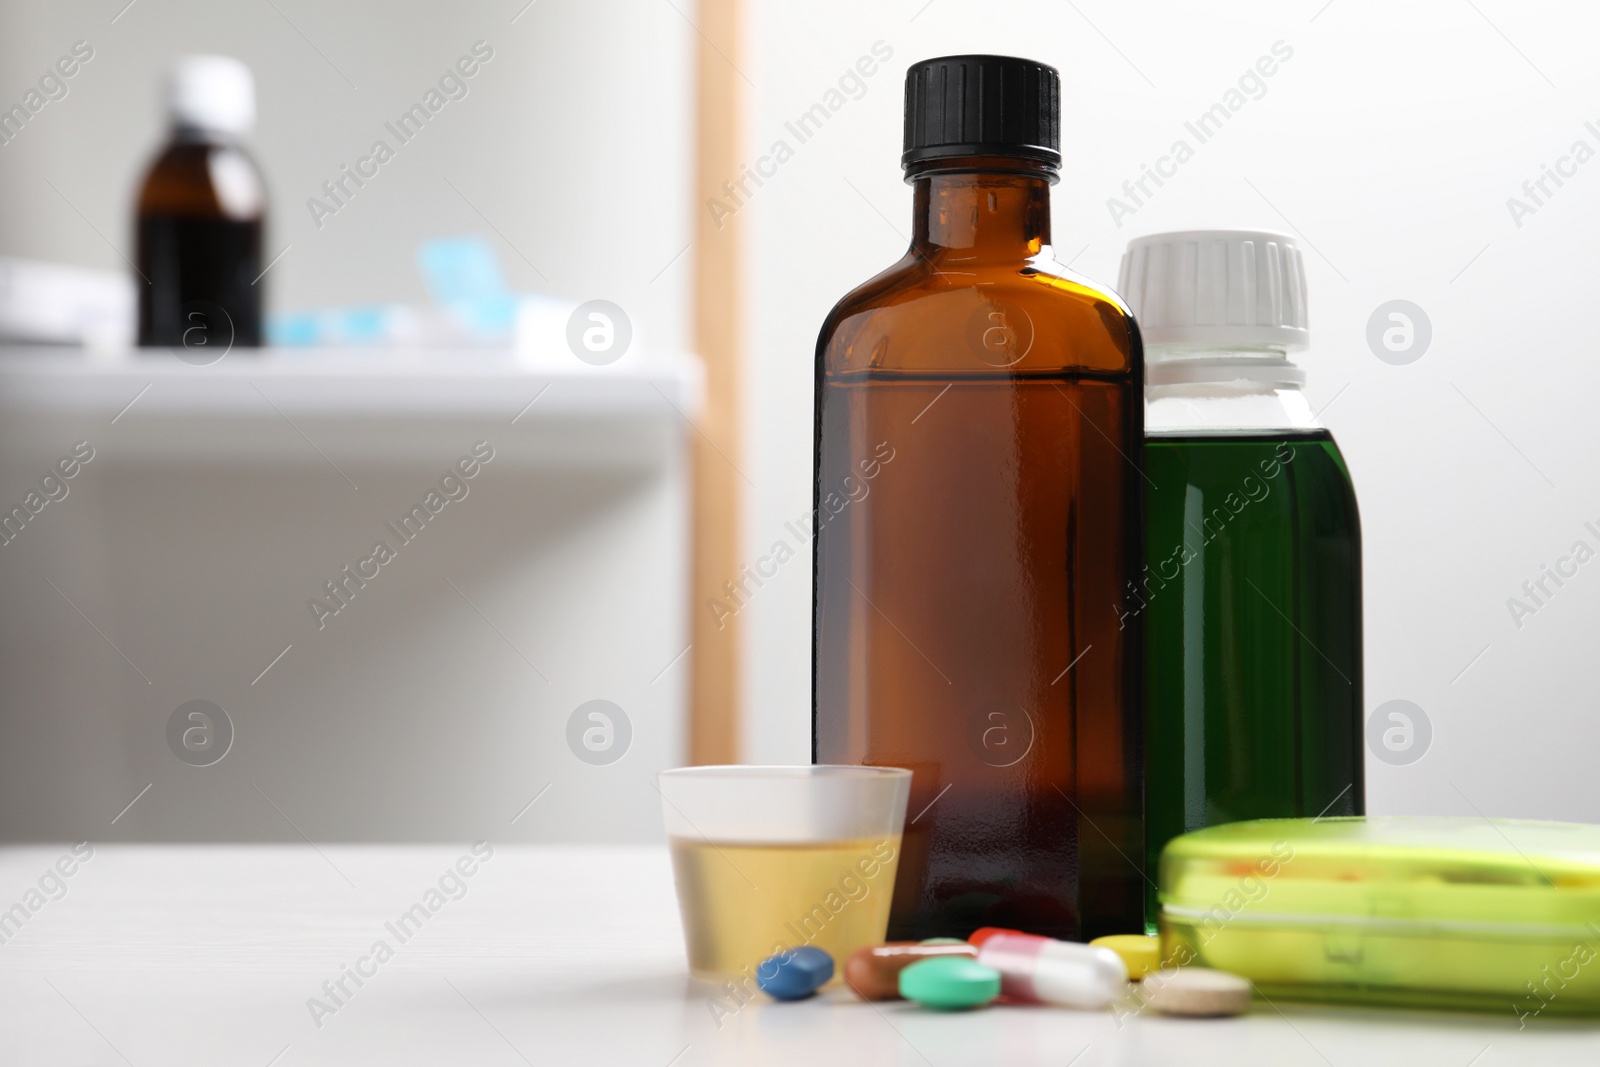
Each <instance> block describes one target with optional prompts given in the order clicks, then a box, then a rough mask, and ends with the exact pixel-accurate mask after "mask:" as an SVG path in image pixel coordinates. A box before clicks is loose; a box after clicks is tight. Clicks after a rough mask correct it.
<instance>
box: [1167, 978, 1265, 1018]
mask: <svg viewBox="0 0 1600 1067" xmlns="http://www.w3.org/2000/svg"><path fill="white" fill-rule="evenodd" d="M1141 992H1142V993H1143V995H1144V1002H1145V1003H1146V1004H1147V1005H1149V1006H1150V1007H1152V1008H1154V1009H1155V1010H1156V1011H1159V1012H1161V1013H1163V1014H1165V1015H1239V1014H1241V1013H1243V1012H1244V1010H1245V1009H1246V1008H1248V1007H1249V1006H1250V983H1249V982H1247V981H1245V980H1244V979H1243V978H1240V977H1239V976H1238V975H1234V974H1228V973H1226V972H1224V971H1212V970H1208V969H1206V968H1205V967H1178V968H1174V969H1170V970H1164V971H1154V972H1152V973H1151V974H1150V976H1149V977H1148V978H1146V979H1145V981H1144V988H1143V989H1142V990H1141Z"/></svg>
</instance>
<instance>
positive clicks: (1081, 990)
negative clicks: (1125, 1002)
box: [968, 926, 1128, 1010]
mask: <svg viewBox="0 0 1600 1067" xmlns="http://www.w3.org/2000/svg"><path fill="white" fill-rule="evenodd" d="M968 940H969V941H970V942H971V943H972V944H974V945H976V946H978V962H979V963H982V964H985V965H987V966H989V967H993V968H994V969H995V970H997V971H999V972H1000V994H1001V995H1002V996H1004V997H1008V998H1010V999H1011V1000H1020V1001H1025V1002H1027V1003H1032V1004H1055V1005H1059V1006H1061V1007H1064V1008H1086V1009H1089V1010H1094V1009H1098V1008H1103V1007H1105V1006H1106V1005H1107V1004H1109V1003H1111V1001H1112V999H1113V998H1115V997H1116V996H1117V995H1118V994H1120V993H1121V992H1122V991H1123V989H1124V988H1125V987H1126V986H1127V983H1128V967H1127V964H1125V963H1123V962H1122V957H1121V956H1118V955H1117V954H1116V953H1115V952H1112V951H1111V950H1110V949H1108V948H1101V947H1099V946H1098V945H1080V944H1077V943H1076V942H1073V941H1057V940H1055V939H1054V938H1050V937H1040V936H1038V935H1037V934H1024V933H1021V932H1020V931H1017V930H1001V929H998V928H996V927H992V926H986V927H984V928H983V929H981V930H978V931H976V932H975V933H973V935H972V936H971V937H970V938H968Z"/></svg>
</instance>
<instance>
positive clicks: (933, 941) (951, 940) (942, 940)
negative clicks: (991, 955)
mask: <svg viewBox="0 0 1600 1067" xmlns="http://www.w3.org/2000/svg"><path fill="white" fill-rule="evenodd" d="M917 944H919V945H965V944H967V942H966V941H964V940H962V939H961V938H959V937H925V938H923V939H922V940H921V941H918V942H917Z"/></svg>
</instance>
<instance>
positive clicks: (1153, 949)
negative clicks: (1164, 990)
mask: <svg viewBox="0 0 1600 1067" xmlns="http://www.w3.org/2000/svg"><path fill="white" fill-rule="evenodd" d="M1089 944H1091V945H1095V946H1098V947H1100V948H1108V949H1110V950H1111V951H1112V952H1115V953H1116V954H1117V955H1118V956H1121V957H1122V963H1123V965H1124V966H1125V967H1127V968H1128V977H1129V978H1131V979H1133V980H1134V981H1135V982H1137V981H1138V980H1139V979H1141V978H1143V977H1144V976H1145V975H1147V974H1149V973H1150V972H1151V971H1158V970H1160V969H1161V939H1160V938H1159V937H1147V936H1146V935H1144V934H1107V935H1106V936H1105V937H1097V938H1095V939H1094V940H1093V941H1091V942H1089Z"/></svg>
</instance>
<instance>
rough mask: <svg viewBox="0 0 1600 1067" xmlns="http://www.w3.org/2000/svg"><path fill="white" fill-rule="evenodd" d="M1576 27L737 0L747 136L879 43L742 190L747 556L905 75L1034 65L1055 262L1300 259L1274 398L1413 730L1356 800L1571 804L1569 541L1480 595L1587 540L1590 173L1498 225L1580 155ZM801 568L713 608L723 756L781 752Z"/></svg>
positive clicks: (802, 704) (1099, 2)
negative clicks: (1204, 244) (1045, 102)
mask: <svg viewBox="0 0 1600 1067" xmlns="http://www.w3.org/2000/svg"><path fill="white" fill-rule="evenodd" d="M1223 7H1225V8H1226V10H1227V11H1228V12H1229V13H1228V14H1225V15H1222V14H1217V13H1216V11H1217V9H1219V8H1223ZM1491 20H1492V24H1491ZM1597 30H1600V12H1596V11H1595V10H1594V9H1593V7H1592V6H1588V5H1581V4H1578V3H1559V4H1558V3H1537V4H1511V3H1509V2H1505V0H1480V2H1478V3H1477V4H1476V5H1473V4H1460V3H1455V2H1444V0H1440V2H1422V0H1418V2H1410V3H1404V4H1396V3H1389V2H1377V0H1332V2H1331V3H1325V2H1324V0H1305V2H1296V3H1283V2H1281V0H1274V2H1266V0H1259V2H1248V3H1230V4H1228V5H1215V4H1207V5H1193V4H1184V3H1177V2H1169V3H1154V2H1144V3H1109V2H1105V0H1078V2H1077V3H1074V4H1060V3H1052V2H1043V0H1040V2H1027V3H1019V2H1013V3H1006V4H997V3H993V2H985V0H932V2H931V3H929V2H926V0H896V2H894V3H886V4H873V5H863V4H856V3H848V2H840V0H823V2H819V3H814V4H808V5H805V6H803V7H802V6H798V5H792V4H780V3H770V2H769V3H762V4H760V5H759V8H758V12H757V19H756V26H755V30H754V52H755V60H754V62H753V63H752V64H751V69H750V71H749V73H750V76H751V78H752V80H753V81H754V82H755V84H756V86H757V87H758V90H759V96H758V99H759V107H758V109H757V112H756V114H755V116H754V117H753V120H752V124H751V126H752V128H751V133H750V137H751V144H752V146H753V147H752V150H751V151H752V155H755V154H758V149H757V148H756V147H754V146H761V147H760V149H759V151H764V150H765V149H766V146H769V145H770V144H771V142H772V141H774V140H775V139H778V138H780V137H786V136H787V135H786V133H785V131H784V129H783V122H784V120H785V119H788V118H791V117H792V116H794V115H796V114H798V113H800V112H801V111H803V110H805V109H806V108H808V107H809V106H810V105H811V104H812V103H814V102H816V101H817V100H819V99H820V98H821V97H822V95H823V94H824V92H825V91H826V90H827V89H828V88H830V87H831V86H833V85H835V84H836V82H837V79H838V78H839V76H840V74H841V73H842V72H844V71H845V70H846V68H847V67H849V66H850V65H852V64H853V63H854V62H855V60H856V59H857V57H859V56H861V55H863V54H866V53H867V52H868V51H869V49H870V47H871V45H872V44H873V42H875V41H877V40H880V39H881V40H882V41H884V42H886V43H887V44H888V45H889V46H891V47H892V48H893V49H894V59H893V60H892V61H891V63H890V65H889V69H887V70H885V71H883V72H881V73H879V74H877V75H876V76H874V77H873V78H872V79H870V80H869V82H868V88H867V91H866V93H865V95H864V96H862V97H861V99H859V100H852V101H850V102H849V103H848V104H846V105H845V106H844V107H843V108H841V109H840V110H839V111H838V112H837V114H835V115H834V117H832V118H831V119H830V120H829V122H828V124H827V126H826V127H825V128H824V129H823V131H822V132H821V133H820V134H818V135H817V136H816V137H814V138H813V139H812V140H811V141H809V142H808V143H806V144H804V145H800V146H798V147H797V151H796V154H795V157H794V158H793V159H792V160H790V161H789V162H788V163H786V164H785V165H784V166H783V167H782V168H781V170H780V172H779V174H778V175H777V176H776V177H775V178H773V179H772V180H770V181H768V182H767V183H766V184H765V186H763V187H762V188H761V189H759V190H758V191H757V192H756V195H755V196H754V197H753V198H752V199H751V201H750V206H749V208H748V211H749V213H750V218H751V219H752V220H753V233H752V249H753V253H752V254H753V259H754V261H755V263H756V264H757V268H758V269H756V270H755V271H754V272H753V276H754V279H755V281H754V287H755V292H754V299H755V308H754V315H753V316H752V323H753V325H752V328H751V348H752V352H753V354H754V368H753V372H752V374H751V379H750V381H751V385H750V404H751V415H750V420H749V426H750V434H751V441H752V452H753V456H752V459H751V467H750V469H751V470H752V478H753V480H754V481H755V483H756V487H757V488H756V492H755V494H754V499H753V501H752V505H751V508H750V512H749V529H748V533H747V537H746V540H747V543H748V555H749V556H750V557H751V558H755V557H756V556H758V555H760V554H762V553H764V552H765V551H766V550H767V549H768V546H770V544H771V542H772V541H773V540H774V539H776V538H778V537H781V536H783V535H784V528H783V523H784V521H785V520H789V519H793V518H794V517H796V516H798V515H801V514H803V513H804V512H805V510H806V509H807V507H808V506H809V502H810V489H809V478H810V475H811V454H810V448H811V394H812V387H811V379H812V358H813V345H814V343H815V340H816V332H817V327H818V325H819V324H820V323H821V321H822V318H823V315H824V314H825V313H826V312H827V310H828V308H829V306H830V305H831V304H832V303H833V302H834V301H835V300H837V299H838V298H839V297H840V296H841V295H842V294H843V293H844V292H846V291H847V290H848V289H849V288H850V287H851V286H853V285H855V284H857V283H858V282H860V281H862V280H864V279H865V278H867V277H869V276H870V275H872V274H873V273H875V272H876V271H878V270H879V269H881V268H882V267H884V266H886V265H887V264H889V263H891V262H892V261H893V260H895V259H896V258H897V257H898V256H899V255H900V253H901V252H902V251H903V249H904V246H905V243H906V236H907V235H908V234H909V232H910V198H911V194H910V190H909V188H908V187H906V186H904V185H902V184H901V182H900V172H899V168H898V161H899V153H900V133H901V127H900V116H901V91H902V78H903V75H904V70H905V67H906V65H907V64H909V63H910V62H912V61H914V60H917V59H921V58H926V57H929V56H934V55H941V54H947V53H955V52H985V51H989V52H1002V53H1015V54H1021V55H1026V56H1030V57H1032V58H1035V59H1039V60H1043V61H1045V62H1048V63H1051V64H1053V65H1054V66H1056V67H1057V68H1059V69H1060V71H1061V74H1062V79H1063V97H1064V99H1063V107H1064V114H1063V122H1062V151H1063V155H1064V157H1065V165H1064V168H1063V172H1062V181H1061V184H1060V185H1059V186H1057V188H1056V192H1055V197H1054V217H1055V239H1056V242H1057V248H1058V250H1059V251H1060V256H1061V258H1063V259H1066V260H1069V261H1073V262H1074V263H1075V266H1076V267H1077V268H1078V269H1079V270H1082V271H1084V272H1085V273H1087V274H1088V275H1089V276H1091V277H1094V278H1097V279H1100V280H1102V281H1104V282H1106V283H1107V284H1113V283H1114V282H1115V280H1116V275H1117V263H1118V259H1119V257H1120V255H1121V251H1122V249H1123V247H1124V245H1125V244H1126V242H1127V240H1128V238H1130V237H1132V236H1135V235H1139V234H1144V233H1150V232H1154V231H1158V230H1164V229H1178V228H1190V227H1206V226H1239V227H1261V228H1268V229H1279V230H1284V229H1287V230H1289V231H1290V232H1294V233H1297V234H1298V235H1299V236H1300V238H1301V240H1302V242H1303V244H1304V245H1305V246H1306V248H1307V249H1308V253H1307V270H1308V272H1309V285H1310V293H1311V302H1312V328H1313V332H1314V338H1313V349H1312V351H1311V352H1310V353H1309V355H1308V356H1307V357H1306V359H1305V360H1304V363H1305V366H1306V367H1307V369H1308V372H1309V374H1310V379H1311V380H1310V385H1309V387H1308V391H1309V394H1310V396H1311V398H1312V402H1313V403H1314V404H1315V405H1317V406H1322V405H1331V406H1330V407H1329V408H1328V410H1327V413H1326V416H1325V418H1326V421H1327V422H1328V424H1329V425H1330V427H1331V428H1332V429H1333V431H1334V433H1335V435H1336V436H1337V438H1338V440H1339V442H1340V445H1341V447H1342V448H1343V450H1344V452H1345V455H1346V457H1347V458H1348V460H1349V463H1350V466H1351V469H1352V472H1353V474H1354V477H1355V482H1356V488H1357V492H1358V495H1359V498H1360V502H1361V508H1362V521H1363V527H1364V546H1365V551H1366V598H1367V609H1366V656H1367V679H1366V701H1367V707H1368V708H1369V710H1370V709H1373V708H1375V707H1377V706H1378V705H1379V704H1382V703H1383V702H1385V701H1388V700H1391V699H1407V700H1410V701H1413V702H1415V703H1416V704H1417V705H1419V706H1420V707H1422V708H1423V709H1424V711H1425V712H1426V713H1427V715H1428V716H1429V717H1430V719H1431V721H1432V724H1433V729H1434V737H1433V741H1432V745H1431V748H1430V750H1429V751H1428V753H1427V754H1426V756H1424V758H1422V759H1421V760H1420V761H1418V762H1416V763H1413V764H1411V765H1409V766H1390V765H1387V764H1384V763H1380V762H1378V761H1376V760H1374V759H1369V760H1368V798H1369V807H1370V810H1372V811H1374V812H1380V813H1381V812H1424V813H1460V814H1472V813H1473V811H1474V810H1475V809H1481V810H1482V811H1485V812H1488V813H1491V814H1496V815H1505V816H1524V817H1545V818H1568V819H1582V820H1589V821H1600V791H1597V790H1595V789H1594V787H1593V785H1592V778H1593V776H1592V768H1591V763H1592V758H1591V757H1592V753H1593V752H1594V751H1595V749H1596V747H1597V745H1600V715H1596V705H1597V703H1600V657H1596V656H1595V655H1594V654H1593V648H1594V645H1595V642H1596V638H1597V637H1600V623H1597V622H1596V619H1597V618H1600V559H1597V560H1595V561H1593V562H1590V563H1588V564H1587V565H1586V566H1584V567H1582V568H1580V569H1579V573H1578V576H1577V577H1576V578H1573V579H1571V580H1570V581H1568V582H1567V584H1566V585H1565V586H1564V587H1562V588H1561V589H1560V590H1559V591H1558V592H1557V594H1556V595H1555V596H1554V597H1553V598H1550V599H1549V600H1548V602H1547V606H1546V607H1544V608H1541V609H1540V610H1539V611H1538V612H1537V614H1536V615H1534V616H1532V617H1527V618H1524V619H1522V620H1521V621H1522V625H1521V627H1520V628H1519V627H1518V626H1517V625H1515V623H1514V622H1513V619H1512V616H1511V613H1510V611H1509V610H1508V608H1507V599H1508V598H1509V597H1512V596H1514V595H1518V594H1519V593H1520V587H1521V585H1522V583H1523V582H1524V581H1525V580H1528V579H1533V578H1537V577H1538V576H1539V572H1540V566H1541V564H1554V563H1555V562H1556V561H1557V558H1558V557H1560V556H1562V555H1564V554H1566V553H1567V551H1568V550H1569V549H1570V547H1571V546H1572V545H1573V543H1574V542H1575V541H1577V540H1579V539H1582V540H1585V541H1587V542H1588V544H1589V545H1590V547H1591V548H1593V549H1597V550H1600V535H1597V534H1596V533H1593V532H1589V531H1587V530H1586V529H1585V527H1584V523H1585V522H1586V521H1594V522H1595V525H1596V528H1597V529H1600V464H1597V463H1596V461H1595V453H1596V450H1597V446H1600V431H1597V430H1596V428H1595V424H1594V419H1593V408H1594V396H1595V395H1596V393H1597V391H1600V361H1597V360H1596V359H1595V358H1594V357H1593V356H1592V355H1591V354H1590V352H1589V351H1588V348H1589V347H1590V346H1589V344H1588V342H1587V338H1588V335H1589V333H1591V332H1592V330H1591V328H1590V322H1589V320H1588V309H1589V304H1590V303H1591V301H1590V290H1591V289H1592V288H1593V284H1594V270H1593V267H1592V260H1593V248H1594V247H1595V238H1596V235H1597V233H1600V161H1591V162H1589V163H1587V164H1586V165H1584V166H1582V167H1580V168H1579V169H1578V171H1577V174H1576V176H1575V177H1572V178H1571V179H1569V180H1568V181H1567V184H1566V185H1565V186H1564V187H1563V188H1561V189H1559V190H1555V187H1554V186H1553V185H1552V186H1551V189H1552V190H1553V191H1554V192H1555V195H1553V196H1552V197H1550V198H1549V199H1548V200H1547V202H1546V205H1545V206H1543V207H1540V208H1539V209H1538V211H1537V213H1536V214H1534V215H1532V216H1528V217H1525V218H1523V219H1522V220H1521V222H1522V224H1521V225H1520V226H1518V225H1517V224H1516V222H1515V221H1514V220H1513V218H1512V215H1511V213H1510V211H1509V210H1508V208H1507V204H1506V201H1507V198H1508V197H1510V196H1513V195H1517V194H1519V192H1520V188H1521V186H1522V183H1523V182H1524V180H1526V179H1529V178H1537V177H1538V176H1539V174H1540V168H1541V165H1542V164H1546V163H1548V164H1551V165H1552V166H1554V165H1555V164H1556V162H1557V160H1558V157H1560V156H1562V155H1564V154H1565V153H1567V152H1568V151H1569V150H1570V146H1571V145H1572V144H1573V142H1574V141H1575V140H1578V139H1582V140H1585V141H1587V142H1588V145H1589V148H1590V149H1591V150H1592V151H1593V150H1600V107H1597V106H1596V105H1595V103H1594V101H1595V100H1596V99H1600V97H1597V95H1596V92H1595V89H1596V87H1597V81H1600V76H1597V75H1596V74H1595V72H1594V65H1593V62H1592V58H1591V56H1590V54H1589V53H1590V43H1591V42H1592V41H1593V40H1594V39H1595V35H1596V32H1597ZM1280 40H1281V41H1284V42H1286V43H1287V45H1288V46H1289V47H1290V48H1292V49H1293V56H1292V58H1291V59H1290V60H1289V61H1287V62H1286V63H1283V64H1282V65H1281V67H1280V68H1279V69H1278V71H1277V73H1276V74H1275V75H1274V76H1273V77H1272V78H1271V79H1270V80H1268V81H1267V82H1266V93H1265V95H1264V96H1262V97H1261V98H1260V99H1255V100H1251V101H1249V102H1248V103H1247V104H1246V105H1245V106H1244V107H1242V108H1241V109H1240V110H1239V111H1238V113H1237V114H1236V115H1234V116H1233V117H1232V118H1231V119H1230V121H1229V122H1228V124H1227V126H1226V127H1225V128H1224V129H1223V130H1222V131H1221V132H1220V133H1219V134H1218V135H1217V136H1216V137H1215V138H1214V139H1212V140H1211V141H1209V142H1208V143H1206V144H1203V145H1200V146H1199V147H1198V149H1197V151H1196V153H1195V156H1194V158H1193V159H1192V160H1190V161H1189V162H1187V163H1186V164H1184V165H1183V166H1182V167H1181V168H1179V171H1178V174H1177V175H1176V177H1174V178H1173V179H1172V180H1170V181H1169V182H1168V183H1167V184H1166V186H1165V187H1164V188H1161V189H1160V190H1159V191H1158V192H1157V193H1156V195H1154V196H1153V197H1152V198H1151V199H1150V200H1149V201H1148V202H1147V203H1146V204H1145V205H1144V206H1142V207H1139V208H1138V209H1137V211H1136V213H1135V214H1133V215H1131V216H1129V217H1125V218H1123V219H1122V220H1121V225H1120V226H1119V225H1118V224H1117V223H1116V222H1115V221H1114V220H1113V218H1112V216H1111V213H1110V212H1109V211H1108V208H1107V199H1108V198H1109V197H1113V196H1121V195H1123V194H1122V192H1121V186H1122V183H1123V182H1124V181H1125V180H1127V179H1130V178H1137V177H1138V176H1139V175H1140V173H1141V166H1142V165H1144V164H1154V163H1156V161H1157V159H1158V157H1159V156H1161V155H1163V154H1165V153H1166V152H1167V151H1168V150H1169V148H1170V146H1171V145H1172V143H1173V141H1174V140H1175V139H1176V138H1178V137H1183V136H1188V135H1187V134H1186V132H1185V130H1184V129H1183V123H1184V121H1185V120H1188V119H1192V118H1194V117H1196V116H1198V115H1199V114H1200V113H1201V112H1203V111H1204V110H1206V109H1207V108H1208V107H1209V106H1210V105H1211V104H1213V103H1215V102H1217V101H1218V100H1219V99H1221V98H1222V96H1223V94H1224V93H1225V92H1226V91H1227V90H1228V89H1229V88H1231V87H1233V86H1234V85H1235V84H1236V82H1237V80H1238V78H1239V76H1240V75H1241V74H1242V73H1243V72H1244V71H1246V69H1247V68H1250V67H1251V66H1252V65H1253V64H1254V63H1255V62H1256V60H1257V58H1258V57H1260V56H1262V55H1263V54H1266V53H1268V52H1269V50H1270V48H1271V46H1272V45H1273V43H1274V42H1276V41H1280ZM1588 120H1595V121H1596V129H1594V130H1590V129H1586V128H1585V125H1584V123H1585V122H1586V121H1588ZM1188 139H1189V140H1190V141H1191V142H1193V140H1194V139H1193V137H1192V136H1190V137H1189V138H1188ZM1569 169H1570V168H1569ZM884 216H886V218H885V217H884ZM1396 298H1402V299H1406V300H1410V301H1413V302H1414V303H1416V304H1418V305H1420V306H1421V307H1422V308H1423V309H1424V311H1425V312H1426V314H1427V316H1428V317H1429V319H1430V320H1431V322H1432V327H1433V341H1432V345H1431V347H1430V348H1429V350H1428V351H1427V352H1426V353H1425V354H1424V355H1423V357H1422V358H1421V359H1420V360H1418V361H1417V362H1415V363H1412V364H1410V365H1407V366H1392V365H1389V364H1386V363H1384V362H1381V361H1380V360H1379V359H1377V358H1376V357H1375V356H1374V354H1373V353H1372V351H1371V350H1370V349H1369V348H1368V345H1367V342H1366V339H1365V334H1366V325H1367V320H1368V317H1369V316H1370V315H1371V314H1372V312H1373V311H1374V309H1376V308H1377V307H1378V306H1379V305H1380V304H1382V303H1384V302H1385V301H1388V300H1391V299H1396ZM810 580H811V576H810V572H809V569H808V567H807V566H806V565H805V564H804V562H803V561H802V562H800V563H797V564H792V565H790V566H789V567H787V568H785V569H784V570H783V571H782V572H781V573H780V575H779V576H778V577H777V578H776V579H774V580H773V581H772V582H770V583H769V584H768V585H767V586H766V587H765V588H763V589H762V590H761V591H760V594H759V596H757V597H756V598H755V599H754V601H753V602H752V603H751V605H750V607H749V609H748V612H747V616H746V617H747V619H748V621H749V624H750V625H751V626H752V627H753V636H752V640H751V649H752V655H753V662H752V665H751V670H750V672H749V679H748V685H747V692H748V694H749V715H748V720H747V721H748V737H749V741H748V751H747V756H748V757H749V758H751V759H755V760H759V761H788V760H802V759H805V758H806V757H807V755H808V741H807V738H808V730H809V723H808V714H809V707H808V692H809V687H808V685H807V679H808V674H809V670H810V663H809V636H810V630H809V627H810V620H809V605H810ZM1551 588H1554V587H1553V586H1551ZM1480 653H1481V658H1479V657H1480ZM1469 664H1471V666H1470V669H1468V665H1469ZM1463 671H1465V673H1463Z"/></svg>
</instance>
